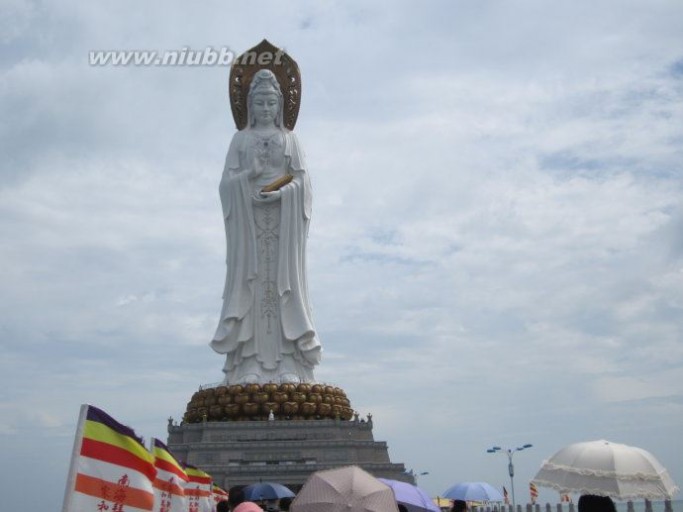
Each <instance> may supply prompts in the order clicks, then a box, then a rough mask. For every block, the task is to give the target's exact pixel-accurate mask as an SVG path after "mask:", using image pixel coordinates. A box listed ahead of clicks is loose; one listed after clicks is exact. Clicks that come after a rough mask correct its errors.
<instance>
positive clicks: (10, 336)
mask: <svg viewBox="0 0 683 512" xmlns="http://www.w3.org/2000/svg"><path fill="white" fill-rule="evenodd" d="M2 4H3V7H2V11H1V12H2V14H1V15H0V16H2V18H1V21H0V44H1V45H2V53H1V55H0V72H1V78H0V107H1V112H2V115H0V154H1V155H2V158H1V161H0V239H1V240H2V243H1V244H0V265H1V266H2V272H1V273H0V311H1V313H0V343H1V344H2V354H3V355H2V358H0V382H2V387H1V391H0V450H1V453H2V459H3V469H2V470H1V472H2V473H1V477H0V495H1V496H2V500H3V509H7V510H18V509H20V508H21V509H22V510H58V507H61V502H62V497H63V492H64V484H65V480H66V473H67V468H68V464H69V457H70V453H71V449H72V444H73V437H74V432H75V423H76V420H77V416H78V409H79V406H80V404H82V403H86V402H87V403H92V404H94V405H97V406H99V407H101V408H103V409H104V410H106V411H107V412H109V413H110V414H111V415H113V416H114V417H115V418H117V419H118V420H119V421H121V422H123V423H126V424H128V425H130V426H131V427H133V428H134V429H136V431H137V432H138V433H139V434H141V435H143V436H145V437H146V438H149V437H152V436H156V437H159V438H161V439H162V440H165V439H166V431H165V429H166V419H167V418H168V417H169V416H172V417H174V418H176V419H180V417H181V416H182V414H183V412H184V410H185V406H186V403H187V401H188V400H189V399H190V397H191V395H192V393H193V392H194V391H196V390H197V389H198V387H199V385H200V384H203V383H210V382H215V381H218V380H220V379H221V378H222V374H221V371H220V370H221V368H222V365H223V360H222V356H219V355H218V354H215V353H213V351H212V350H211V349H210V348H209V346H208V342H209V340H210V338H211V337H212V335H213V332H214V329H215V326H216V323H217V321H218V314H219V312H220V308H221V294H222V286H223V280H224V275H225V268H224V266H225V241H224V232H223V226H222V220H221V209H220V202H219V199H218V192H217V186H218V182H219V180H220V175H221V171H222V166H223V161H224V158H225V153H226V151H227V147H228V144H229V141H230V138H231V137H232V135H233V133H234V131H235V127H234V123H233V120H232V117H231V114H230V107H229V102H228V94H227V80H228V74H229V69H228V68H227V67H226V66H208V67H192V66H185V67H144V66H137V67H136V66H126V67H114V66H104V67H97V66H90V65H89V64H88V55H89V52H90V51H93V50H131V49H135V50H150V51H166V50H182V49H183V48H185V47H187V48H190V49H193V50H203V49H204V48H206V47H211V48H214V49H220V48H222V47H227V48H230V49H231V50H234V51H235V52H237V53H241V52H243V51H244V50H246V49H248V48H250V47H252V46H254V45H255V44H257V43H258V42H259V41H261V39H263V38H264V37H265V38H267V39H269V40H270V41H271V42H272V43H273V44H275V45H276V46H279V47H284V48H285V49H286V50H287V51H288V53H289V54H291V55H292V56H293V57H294V58H295V59H296V60H297V61H298V63H299V66H300V68H301V72H302V81H303V101H302V105H301V113H300V116H299V121H298V124H297V126H296V130H295V131H296V132H297V133H298V135H299V138H300V140H301V142H302V144H303V146H304V148H305V151H306V155H307V161H308V168H309V171H310V176H311V180H312V183H313V190H314V211H313V219H312V224H311V231H310V236H309V245H308V247H309V252H308V260H309V283H310V287H311V290H310V293H311V298H312V303H313V308H314V318H315V322H316V326H317V329H318V330H319V333H320V338H321V340H322V343H323V346H324V351H325V352H324V360H323V362H322V364H321V366H320V367H319V368H318V370H317V373H316V376H317V378H318V379H319V380H321V381H325V382H330V383H333V384H335V385H338V386H340V387H342V388H343V389H344V390H345V391H346V393H347V395H348V396H349V398H350V399H351V402H352V406H353V407H354V408H356V409H357V410H358V411H359V412H360V413H361V414H362V415H366V414H367V413H372V414H373V417H374V421H375V430H374V434H375V439H377V440H382V441H387V443H388V445H389V452H390V455H391V458H392V460H393V461H394V462H402V463H404V464H405V465H406V467H407V468H409V469H410V468H412V469H414V470H415V471H416V472H429V475H425V476H422V477H420V479H419V484H420V485H421V486H422V487H423V488H425V489H426V490H427V492H429V493H430V494H431V495H433V496H435V495H438V494H440V493H442V492H443V491H444V490H445V489H446V488H447V487H448V486H450V485H451V484H453V483H456V482H460V481H472V480H485V481H488V482H489V483H491V484H492V485H494V486H496V487H499V488H500V486H502V485H506V486H509V481H508V477H507V467H506V466H507V460H506V458H505V457H503V456H501V455H490V454H487V453H486V449H487V448H489V447H491V446H492V445H500V446H502V447H516V446H518V445H520V444H524V443H532V444H533V445H534V447H533V448H532V449H529V450H526V451H524V452H522V453H518V454H517V455H516V457H515V466H516V470H517V473H516V479H515V482H516V493H517V501H518V502H526V501H527V500H528V481H529V480H530V479H531V478H532V477H533V476H534V475H535V473H536V471H537V470H538V468H539V467H540V465H541V463H542V462H543V459H545V458H548V457H550V456H551V455H552V454H553V453H555V452H556V451H558V450H559V449H560V448H562V447H563V446H565V445H567V444H570V443H574V442H578V441H589V440H596V439H607V440H611V441H614V442H620V443H625V444H631V445H635V446H639V447H641V448H644V449H646V450H648V451H650V452H651V453H653V454H654V455H655V456H656V457H657V458H658V459H659V460H660V461H661V462H662V464H664V466H665V467H667V468H668V469H669V471H670V473H671V475H672V477H673V478H674V480H675V481H676V483H678V484H679V485H681V484H682V483H683V448H681V446H682V445H681V432H683V206H682V203H683V3H681V2H679V1H676V0H671V1H659V0H642V1H638V2H634V1H625V0H611V1H606V0H605V1H602V0H598V1H576V0H571V1H570V0H567V1H556V2H546V1H541V0H538V1H514V2H513V1H510V2H503V1H487V0H482V1H454V2H446V1H443V2H406V1H402V2H398V1H388V0H387V1H376V2H364V1H348V2H319V1H307V2H296V3H295V2H279V1H261V2H219V1H213V2H201V3H195V4H191V5H190V4H188V3H186V2H133V1H124V2H115V3H114V2H77V1H70V0H67V1H62V2H54V3H48V2H31V1H22V0H3V1H2ZM52 4H58V5H52ZM541 497H542V498H543V500H544V501H551V502H553V503H555V502H557V494H556V493H554V492H551V491H544V490H542V495H541Z"/></svg>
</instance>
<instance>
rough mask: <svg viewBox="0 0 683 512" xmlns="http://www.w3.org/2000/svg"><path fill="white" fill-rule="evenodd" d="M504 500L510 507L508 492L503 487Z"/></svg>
mask: <svg viewBox="0 0 683 512" xmlns="http://www.w3.org/2000/svg"><path fill="white" fill-rule="evenodd" d="M503 499H504V500H505V504H506V505H509V504H510V498H509V496H508V490H507V489H506V488H505V486H503Z"/></svg>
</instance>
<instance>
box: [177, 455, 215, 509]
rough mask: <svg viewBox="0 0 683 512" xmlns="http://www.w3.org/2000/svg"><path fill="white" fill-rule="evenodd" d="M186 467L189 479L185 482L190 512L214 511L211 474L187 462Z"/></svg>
mask: <svg viewBox="0 0 683 512" xmlns="http://www.w3.org/2000/svg"><path fill="white" fill-rule="evenodd" d="M184 469H185V473H186V474H187V480H188V481H187V483H186V484H185V496H186V497H187V510H188V512H212V510H213V503H212V499H211V485H212V483H213V479H212V478H211V475H209V474H208V473H205V472H204V471H202V470H201V469H198V468H196V467H194V466H191V465H190V464H185V465H184Z"/></svg>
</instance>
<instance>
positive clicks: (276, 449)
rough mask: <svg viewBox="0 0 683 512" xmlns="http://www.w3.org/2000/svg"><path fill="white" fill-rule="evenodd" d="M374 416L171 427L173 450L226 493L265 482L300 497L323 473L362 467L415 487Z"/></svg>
mask: <svg viewBox="0 0 683 512" xmlns="http://www.w3.org/2000/svg"><path fill="white" fill-rule="evenodd" d="M372 427H373V422H372V416H370V415H368V418H367V419H360V418H359V417H358V416H357V415H355V416H354V418H353V419H350V420H345V419H342V418H340V417H337V418H336V419H315V420H311V419H287V420H285V419H277V418H276V419H274V420H257V421H249V420H247V421H244V420H243V421H215V420H214V421H207V419H206V416H205V417H204V421H200V422H197V423H188V422H183V423H181V424H180V425H178V424H174V423H172V422H171V421H169V425H168V442H167V445H168V448H169V449H170V450H171V452H172V453H173V454H174V455H175V456H176V457H177V458H178V459H179V460H183V461H186V462H187V463H189V464H192V465H195V466H197V467H199V468H201V469H202V470H204V471H206V472H207V473H209V474H210V475H211V476H212V477H213V478H214V481H215V482H216V483H217V484H218V485H220V486H221V487H223V488H226V489H227V488H229V487H231V486H233V485H247V484H251V483H255V482H259V481H263V482H267V481H272V482H279V483H282V484H285V485H287V486H288V487H290V488H291V489H293V490H295V491H298V490H299V489H300V487H301V486H302V485H303V484H304V482H305V481H306V479H307V478H308V476H309V475H310V474H311V473H313V472H315V471H319V470H323V469H331V468H335V467H339V466H346V465H351V464H353V465H357V466H360V467H362V468H363V469H365V470H366V471H368V472H369V473H371V474H373V475H374V476H376V477H382V478H390V479H393V480H400V481H403V482H410V483H414V478H413V476H412V475H411V474H409V473H406V469H405V466H404V465H403V464H398V463H397V464H394V463H392V462H391V460H390V459H389V450H388V447H387V444H386V443H385V442H383V441H375V440H374V437H373V434H372Z"/></svg>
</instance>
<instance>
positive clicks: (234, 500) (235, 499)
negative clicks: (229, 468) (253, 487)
mask: <svg viewBox="0 0 683 512" xmlns="http://www.w3.org/2000/svg"><path fill="white" fill-rule="evenodd" d="M243 501H244V486H243V485H235V486H233V487H231V488H230V489H228V504H229V506H230V510H234V509H235V507H236V506H237V505H239V504H240V503H242V502H243Z"/></svg>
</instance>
